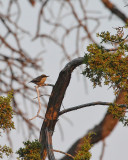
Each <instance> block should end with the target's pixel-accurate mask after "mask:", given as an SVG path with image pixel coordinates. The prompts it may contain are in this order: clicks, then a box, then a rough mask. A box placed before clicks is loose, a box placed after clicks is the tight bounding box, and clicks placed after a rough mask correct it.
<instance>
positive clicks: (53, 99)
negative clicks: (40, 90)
mask: <svg viewBox="0 0 128 160" xmlns="http://www.w3.org/2000/svg"><path fill="white" fill-rule="evenodd" d="M83 59H84V58H77V59H74V60H73V61H71V62H69V63H68V64H67V65H66V66H65V68H64V69H63V70H62V71H61V72H60V74H59V77H58V80H57V82H56V84H55V86H54V87H53V90H52V93H51V96H50V99H49V103H48V107H47V111H46V114H45V120H44V122H43V124H42V127H41V131H40V142H41V145H42V149H41V159H42V160H45V158H46V155H47V150H46V136H45V129H46V128H47V129H48V130H49V131H51V132H53V131H54V128H55V125H56V122H57V120H58V116H59V111H60V107H61V104H62V101H63V98H64V95H65V92H66V89H67V87H68V85H69V82H70V79H71V73H72V71H73V70H74V69H75V68H76V67H77V66H79V65H81V64H82V63H83Z"/></svg>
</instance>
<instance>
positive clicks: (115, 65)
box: [83, 33, 128, 94]
mask: <svg viewBox="0 0 128 160" xmlns="http://www.w3.org/2000/svg"><path fill="white" fill-rule="evenodd" d="M102 34H103V33H102ZM105 35H106V34H105ZM112 37H113V35H112V36H111V38H108V39H110V40H111V39H113V38H112ZM106 41H107V39H106ZM87 50H88V52H89V54H85V58H84V63H85V64H86V67H85V69H84V71H83V74H85V75H86V76H87V77H88V78H89V79H90V80H91V81H92V82H93V86H94V87H96V86H97V85H99V86H101V84H102V81H104V84H105V85H110V87H113V89H114V91H115V94H117V93H118V91H119V90H120V89H121V88H124V89H126V90H127V89H128V82H127V80H128V55H127V52H128V44H125V41H122V42H120V43H119V45H118V47H117V49H116V50H115V51H114V52H113V51H111V50H106V49H105V48H104V47H103V46H98V45H97V44H90V45H89V46H88V47H87Z"/></svg>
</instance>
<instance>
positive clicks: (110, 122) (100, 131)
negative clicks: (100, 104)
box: [61, 90, 126, 160]
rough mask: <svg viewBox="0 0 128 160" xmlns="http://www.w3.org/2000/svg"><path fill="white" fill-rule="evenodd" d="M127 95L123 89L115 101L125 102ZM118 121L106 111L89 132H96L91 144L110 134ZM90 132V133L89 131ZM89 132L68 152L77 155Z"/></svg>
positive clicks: (68, 158) (65, 159)
mask: <svg viewBox="0 0 128 160" xmlns="http://www.w3.org/2000/svg"><path fill="white" fill-rule="evenodd" d="M125 95H126V91H125V90H122V91H120V93H119V95H118V97H117V98H116V100H115V103H117V104H124V103H125ZM117 123H118V119H114V118H113V116H112V115H111V114H109V113H106V115H105V117H104V118H103V120H102V121H101V122H100V123H99V125H97V126H95V127H94V128H92V129H91V130H89V132H90V131H91V132H95V133H96V135H93V136H92V139H91V144H95V143H97V142H99V141H101V140H103V139H105V138H106V137H107V136H109V135H110V133H111V132H112V130H113V129H114V128H115V126H116V124H117ZM89 132H88V133H89ZM88 133H87V134H85V135H84V136H83V137H81V138H80V139H78V140H77V141H76V142H75V143H74V144H73V145H72V146H71V148H70V149H69V150H68V151H67V153H69V154H71V155H73V156H75V154H76V152H77V151H78V150H80V148H81V145H82V144H83V142H84V141H83V139H84V137H86V136H88ZM61 160H72V158H70V157H68V156H65V157H63V158H62V159H61Z"/></svg>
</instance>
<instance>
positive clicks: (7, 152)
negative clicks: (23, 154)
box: [0, 145, 13, 159]
mask: <svg viewBox="0 0 128 160" xmlns="http://www.w3.org/2000/svg"><path fill="white" fill-rule="evenodd" d="M12 153H13V152H12V149H11V148H10V147H7V146H6V145H4V146H3V147H2V146H1V145H0V158H1V159H2V158H3V154H5V155H6V156H7V157H8V156H9V155H10V154H12Z"/></svg>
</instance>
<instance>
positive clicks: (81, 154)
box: [74, 133, 94, 160]
mask: <svg viewBox="0 0 128 160" xmlns="http://www.w3.org/2000/svg"><path fill="white" fill-rule="evenodd" d="M92 135H94V133H90V134H89V135H88V137H84V144H83V145H82V146H81V149H80V150H79V151H78V152H77V154H76V156H75V157H74V160H89V159H90V158H91V156H92V154H91V153H90V149H91V147H92V145H91V144H90V141H91V136H92Z"/></svg>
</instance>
